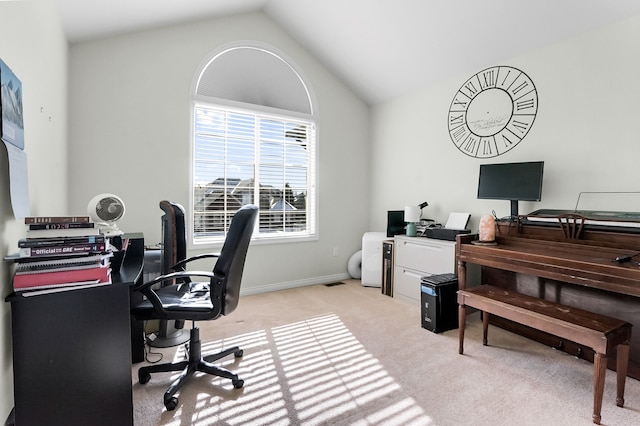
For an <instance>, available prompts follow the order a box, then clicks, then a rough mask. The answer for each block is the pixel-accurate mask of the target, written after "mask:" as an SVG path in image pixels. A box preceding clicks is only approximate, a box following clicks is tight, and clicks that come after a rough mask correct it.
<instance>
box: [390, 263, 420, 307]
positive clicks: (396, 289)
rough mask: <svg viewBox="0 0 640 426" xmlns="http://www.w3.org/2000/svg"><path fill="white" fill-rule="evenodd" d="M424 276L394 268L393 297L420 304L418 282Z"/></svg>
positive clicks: (412, 271)
mask: <svg viewBox="0 0 640 426" xmlns="http://www.w3.org/2000/svg"><path fill="white" fill-rule="evenodd" d="M424 275H425V274H424V273H423V272H420V271H416V270H413V269H408V268H404V267H402V266H396V267H395V268H394V274H393V297H396V298H401V299H403V300H404V301H410V302H415V304H417V305H418V304H420V280H421V278H422V277H423V276H424Z"/></svg>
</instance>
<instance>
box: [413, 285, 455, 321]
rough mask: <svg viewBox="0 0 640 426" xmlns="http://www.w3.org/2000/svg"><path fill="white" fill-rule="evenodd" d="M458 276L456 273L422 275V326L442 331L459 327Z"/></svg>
mask: <svg viewBox="0 0 640 426" xmlns="http://www.w3.org/2000/svg"><path fill="white" fill-rule="evenodd" d="M457 291H458V278H457V277H456V276H455V275H454V274H441V275H431V276H426V277H422V279H421V280H420V299H421V305H422V328H424V329H427V330H430V331H433V332H434V333H441V332H443V331H447V330H451V329H454V328H458V301H457V295H456V292H457Z"/></svg>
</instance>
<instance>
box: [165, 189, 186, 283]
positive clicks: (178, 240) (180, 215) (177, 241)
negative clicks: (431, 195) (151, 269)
mask: <svg viewBox="0 0 640 426" xmlns="http://www.w3.org/2000/svg"><path fill="white" fill-rule="evenodd" d="M160 208H161V209H162V211H164V215H162V269H161V273H162V274H163V275H164V274H168V273H170V272H174V271H173V270H172V269H171V266H173V265H175V264H176V263H177V262H179V261H181V260H184V259H185V258H186V257H187V234H186V232H187V230H186V226H185V214H184V207H182V206H181V205H180V204H178V203H174V202H171V201H166V200H163V201H160Z"/></svg>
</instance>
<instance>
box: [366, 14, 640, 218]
mask: <svg viewBox="0 0 640 426" xmlns="http://www.w3.org/2000/svg"><path fill="white" fill-rule="evenodd" d="M639 39H640V17H635V18H632V19H629V20H627V21H623V22H621V23H618V24H615V25H612V26H609V27H606V28H603V29H600V30H597V31H594V32H591V33H588V34H585V35H582V36H579V37H576V38H573V39H570V40H566V41H563V42H560V43H557V44H554V45H552V46H549V47H546V48H543V49H540V50H537V51H534V52H527V53H526V54H523V55H521V56H518V57H514V58H511V59H509V60H505V61H503V63H501V64H488V65H487V66H493V65H510V66H514V67H516V68H519V69H521V70H522V71H524V72H525V73H527V75H529V77H531V79H532V80H533V82H534V84H535V85H536V88H537V91H538V99H539V107H538V115H537V117H536V120H535V122H534V124H533V127H532V128H531V131H530V132H529V134H528V135H527V136H526V137H525V138H524V139H523V141H522V142H520V144H519V145H517V146H516V147H515V148H513V149H512V150H511V151H509V152H507V153H505V154H504V155H501V156H499V157H496V158H493V159H483V160H480V159H475V158H471V157H468V156H467V155H465V154H463V153H462V152H460V151H458V149H457V148H456V147H455V146H454V145H453V143H452V142H451V139H450V138H449V134H448V130H447V129H448V128H447V112H448V109H449V107H450V105H451V101H452V99H453V97H454V95H455V93H456V91H457V90H458V89H459V88H460V86H461V85H462V84H463V83H464V82H465V81H466V80H467V78H469V77H471V76H472V75H473V74H475V73H476V72H478V71H481V69H482V68H480V69H470V70H467V72H465V73H463V74H461V75H455V76H451V79H450V80H448V81H445V82H442V83H441V84H438V85H436V86H434V87H426V88H424V89H423V90H420V91H417V92H415V93H411V94H409V95H407V96H403V97H401V98H398V99H395V100H393V101H391V102H388V103H385V104H383V105H379V106H376V107H375V108H373V109H372V115H371V123H372V162H371V176H372V185H371V197H372V204H371V207H372V208H371V211H372V212H373V213H372V222H371V225H372V227H378V228H379V227H381V226H383V224H384V223H385V221H386V217H385V212H386V210H389V209H395V208H402V207H403V206H404V205H405V204H417V203H419V202H421V201H423V200H427V201H428V202H429V204H430V206H429V207H427V208H425V209H424V211H423V216H425V217H434V218H436V219H438V220H439V221H445V220H446V218H447V215H448V213H449V212H451V211H467V212H470V213H471V214H472V222H471V229H472V230H474V231H476V230H477V226H478V222H479V218H480V217H481V216H482V215H483V214H487V213H490V212H491V211H492V210H495V211H496V213H497V214H498V216H507V215H508V214H509V203H508V202H507V201H487V200H477V199H476V191H477V179H478V168H479V164H481V163H492V162H496V163H497V162H512V161H535V160H544V161H545V176H544V185H543V193H542V201H541V202H539V203H533V202H526V203H523V202H521V203H520V213H529V212H531V211H533V210H536V209H539V208H558V209H573V208H574V206H575V203H576V199H577V197H578V194H579V193H580V192H581V191H640V179H639V178H640V168H639V167H638V157H639V156H640V136H639V135H638V131H637V123H638V117H640V103H639V102H638V101H637V99H638V94H640V79H639V78H638V75H640V45H639V44H638V43H637V40H639ZM483 68H484V67H483ZM638 200H639V199H638V198H636V202H637V201H638ZM604 207H605V206H600V207H598V208H600V209H603V208H604ZM635 211H640V203H638V204H637V205H635Z"/></svg>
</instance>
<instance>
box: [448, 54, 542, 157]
mask: <svg viewBox="0 0 640 426" xmlns="http://www.w3.org/2000/svg"><path fill="white" fill-rule="evenodd" d="M537 112H538V93H537V91H536V87H535V85H534V84H533V81H531V79H530V78H529V76H527V75H526V74H525V73H524V72H522V71H520V70H519V69H517V68H513V67H508V66H495V67H491V68H487V69H485V70H482V71H480V72H479V73H477V74H475V75H474V76H473V77H471V78H470V79H468V80H467V81H466V82H465V83H464V84H463V85H462V87H460V89H459V90H458V92H457V93H456V95H455V96H454V98H453V102H451V107H450V108H449V136H450V137H451V141H452V142H453V143H454V145H455V146H456V147H457V148H458V149H459V150H460V151H462V152H463V153H465V154H467V155H469V156H471V157H476V158H490V157H497V156H498V155H502V154H504V153H505V152H507V151H509V150H510V149H512V148H513V147H515V146H516V145H517V144H518V143H520V141H522V139H523V138H524V137H525V136H526V135H527V133H528V132H529V130H530V129H531V126H532V125H533V121H534V120H535V118H536V113H537Z"/></svg>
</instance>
